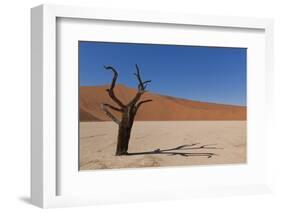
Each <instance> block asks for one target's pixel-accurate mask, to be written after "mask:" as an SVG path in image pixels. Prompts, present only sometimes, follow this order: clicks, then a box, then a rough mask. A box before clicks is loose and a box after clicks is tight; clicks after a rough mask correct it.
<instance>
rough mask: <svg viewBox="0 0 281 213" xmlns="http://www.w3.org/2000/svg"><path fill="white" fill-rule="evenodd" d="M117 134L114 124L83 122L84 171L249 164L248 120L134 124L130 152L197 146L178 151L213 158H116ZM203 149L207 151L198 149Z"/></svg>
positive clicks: (82, 158) (82, 148) (154, 155)
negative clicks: (247, 150)
mask: <svg viewBox="0 0 281 213" xmlns="http://www.w3.org/2000/svg"><path fill="white" fill-rule="evenodd" d="M117 131H118V127H117V125H116V124H115V123H113V122H110V121H105V122H80V144H79V146H80V148H79V152H80V170H95V169H117V168H140V167H160V166H187V165H189V166H190V165H210V164H213V165H214V164H241V163H246V121H135V122H134V126H133V129H132V133H131V139H130V144H129V150H128V152H129V153H140V152H151V151H154V150H157V149H160V150H165V149H171V148H175V147H178V146H182V145H193V146H190V148H195V149H186V150H178V151H177V152H183V153H213V154H214V155H212V157H211V158H208V157H206V156H194V155H193V154H191V155H190V156H188V157H186V156H181V155H171V154H157V153H156V154H136V155H128V156H115V155H114V154H115V149H116V143H117V141H116V140H117ZM205 145H207V146H205ZM200 146H205V147H206V148H203V149H202V148H201V149H197V148H198V147H200ZM208 147H211V148H210V149H209V148H208ZM212 147H215V149H214V148H212Z"/></svg>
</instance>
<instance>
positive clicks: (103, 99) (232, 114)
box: [80, 85, 246, 121]
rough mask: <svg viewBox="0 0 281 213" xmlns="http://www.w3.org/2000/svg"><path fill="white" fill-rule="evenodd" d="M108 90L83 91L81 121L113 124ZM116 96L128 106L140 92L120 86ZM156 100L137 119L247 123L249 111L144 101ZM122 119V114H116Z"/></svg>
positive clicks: (151, 95) (162, 99)
mask: <svg viewBox="0 0 281 213" xmlns="http://www.w3.org/2000/svg"><path fill="white" fill-rule="evenodd" d="M107 88H109V86H108V85H106V86H82V87H80V121H108V120H110V119H109V118H108V117H107V116H106V115H105V113H104V112H103V111H102V110H101V107H100V106H101V103H109V104H112V105H115V106H116V104H115V103H114V102H113V101H112V100H111V99H110V97H109V96H108V94H107V92H106V89H107ZM114 90H115V94H116V96H117V97H118V98H119V99H120V100H121V101H122V102H123V103H128V102H129V101H130V100H131V99H132V98H133V97H134V95H135V94H136V89H133V88H128V87H125V86H123V85H116V87H115V89H114ZM144 99H152V100H153V101H152V102H149V103H145V104H143V105H142V106H141V107H140V109H139V111H138V113H137V115H136V120H139V121H179V120H246V107H241V106H233V105H224V104H215V103H206V102H199V101H191V100H186V99H180V98H175V97H170V96H163V95H159V94H154V93H149V92H147V93H145V94H144V95H143V96H142V98H141V100H144ZM112 113H113V114H114V115H115V116H116V117H119V118H120V113H118V112H114V111H112Z"/></svg>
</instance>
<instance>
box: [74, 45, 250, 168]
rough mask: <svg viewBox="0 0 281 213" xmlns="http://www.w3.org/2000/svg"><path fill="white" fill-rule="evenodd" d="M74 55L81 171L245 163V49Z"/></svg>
mask: <svg viewBox="0 0 281 213" xmlns="http://www.w3.org/2000/svg"><path fill="white" fill-rule="evenodd" d="M77 51H78V57H79V62H78V71H79V72H78V75H79V76H78V79H79V80H78V82H77V83H78V84H79V95H78V97H77V98H78V105H79V116H78V117H79V120H78V122H79V130H78V131H79V145H78V146H79V162H78V164H79V171H87V170H104V169H124V168H149V167H174V166H199V165H209V166H211V165H221V164H246V163H247V48H238V47H213V46H194V45H188V44H184V45H178V44H153V43H151V44H150V43H121V42H103V41H79V42H78V50H77Z"/></svg>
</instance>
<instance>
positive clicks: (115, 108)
mask: <svg viewBox="0 0 281 213" xmlns="http://www.w3.org/2000/svg"><path fill="white" fill-rule="evenodd" d="M103 105H104V106H107V107H109V108H110V109H113V110H115V111H118V112H123V110H122V109H119V108H117V107H115V106H112V105H110V104H103Z"/></svg>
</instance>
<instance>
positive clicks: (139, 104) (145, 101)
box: [135, 99, 152, 112]
mask: <svg viewBox="0 0 281 213" xmlns="http://www.w3.org/2000/svg"><path fill="white" fill-rule="evenodd" d="M151 101H152V100H151V99H147V100H143V101H140V102H139V103H137V105H136V111H135V112H137V110H138V109H139V107H140V106H141V105H142V104H144V103H147V102H151Z"/></svg>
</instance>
